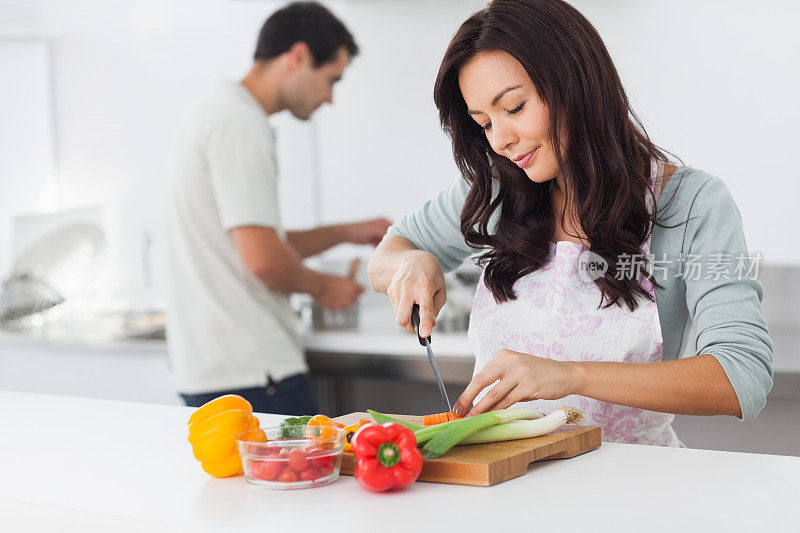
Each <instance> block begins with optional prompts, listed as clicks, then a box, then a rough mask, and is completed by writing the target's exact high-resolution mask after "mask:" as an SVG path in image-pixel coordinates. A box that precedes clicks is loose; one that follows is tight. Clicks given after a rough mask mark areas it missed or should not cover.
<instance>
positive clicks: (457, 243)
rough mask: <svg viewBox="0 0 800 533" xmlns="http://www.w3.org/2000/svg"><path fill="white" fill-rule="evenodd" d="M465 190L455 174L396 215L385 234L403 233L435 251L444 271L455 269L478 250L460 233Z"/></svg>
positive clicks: (466, 190) (389, 235)
mask: <svg viewBox="0 0 800 533" xmlns="http://www.w3.org/2000/svg"><path fill="white" fill-rule="evenodd" d="M468 192H469V184H468V183H467V181H466V180H464V179H463V178H459V179H458V180H457V181H455V182H453V183H452V184H451V185H450V186H449V187H448V188H446V189H445V190H443V191H442V192H440V193H439V194H438V195H437V196H436V197H435V198H433V199H432V200H428V201H427V202H425V203H424V204H422V205H421V206H420V207H418V208H417V209H415V210H413V211H411V212H410V213H407V214H405V215H403V216H401V217H400V218H398V219H397V220H396V221H395V222H394V224H392V226H391V227H390V228H389V230H388V231H387V232H386V236H387V237H392V236H397V237H403V238H404V239H406V240H408V241H409V242H411V244H413V245H414V246H416V247H417V248H418V249H419V250H424V251H426V252H430V253H432V254H433V255H435V256H436V258H437V259H438V260H439V262H440V263H441V264H442V269H443V270H444V271H445V272H449V271H451V270H455V269H456V268H458V267H459V266H460V265H461V263H463V262H464V260H465V259H467V257H469V256H470V255H472V254H474V253H476V252H478V251H480V250H479V249H477V248H473V247H471V246H470V245H468V244H467V243H466V241H465V240H464V235H463V234H462V233H461V209H462V208H463V206H464V200H465V199H466V197H467V193H468Z"/></svg>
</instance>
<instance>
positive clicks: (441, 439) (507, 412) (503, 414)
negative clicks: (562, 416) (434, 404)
mask: <svg viewBox="0 0 800 533" xmlns="http://www.w3.org/2000/svg"><path fill="white" fill-rule="evenodd" d="M541 416H542V414H541V413H539V412H538V411H535V410H533V409H529V408H527V407H509V408H508V409H501V410H499V411H489V412H486V413H482V414H479V415H475V416H470V417H467V418H462V419H460V420H453V421H451V422H445V423H443V424H436V426H429V427H430V428H435V427H437V426H445V425H446V427H443V428H441V429H440V430H439V431H438V433H436V434H435V435H434V436H433V437H432V438H431V439H430V440H429V441H428V442H427V443H426V444H425V446H424V448H425V449H426V450H427V451H428V453H427V454H425V458H426V459H429V458H434V457H439V456H440V455H442V454H443V453H446V452H447V451H448V450H449V449H450V448H452V447H453V446H455V445H457V444H458V443H459V442H461V441H463V440H464V439H466V438H467V437H469V436H470V435H473V434H475V433H478V432H479V431H481V430H485V429H486V428H489V427H491V426H494V425H497V424H502V423H503V422H509V421H512V420H520V419H536V418H539V417H541ZM426 429H428V428H426ZM424 436H427V434H425V435H424ZM417 440H418V441H419V436H418V437H417Z"/></svg>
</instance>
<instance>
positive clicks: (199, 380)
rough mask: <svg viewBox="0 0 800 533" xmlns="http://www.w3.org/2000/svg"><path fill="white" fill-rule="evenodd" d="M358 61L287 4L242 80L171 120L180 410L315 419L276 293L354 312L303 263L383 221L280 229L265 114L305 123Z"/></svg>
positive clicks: (323, 22)
mask: <svg viewBox="0 0 800 533" xmlns="http://www.w3.org/2000/svg"><path fill="white" fill-rule="evenodd" d="M357 53H358V47H357V45H356V43H355V41H354V40H353V37H352V35H351V34H350V32H349V31H348V30H347V29H346V28H345V26H344V25H343V24H342V22H341V21H339V20H338V19H337V18H336V17H335V16H334V15H333V14H332V13H331V12H330V11H328V10H327V9H326V8H324V7H323V6H321V5H319V4H317V3H315V2H298V3H293V4H290V5H288V6H286V7H284V8H283V9H280V10H279V11H277V12H275V13H274V14H273V15H272V16H270V17H269V18H268V19H267V21H266V22H265V23H264V26H263V28H262V29H261V33H260V35H259V38H258V45H257V47H256V52H255V61H254V64H253V67H252V69H251V70H250V72H248V73H247V75H246V76H245V77H244V79H242V80H241V82H239V83H235V82H226V83H222V84H220V86H219V87H217V90H216V92H215V93H214V95H213V96H212V97H211V98H210V99H208V100H206V101H204V102H202V103H200V104H199V105H197V106H195V107H194V108H193V110H192V111H191V112H190V113H189V114H188V116H187V117H186V119H185V120H184V122H183V124H182V127H181V130H180V133H179V136H178V141H177V145H176V166H175V172H174V179H173V183H172V200H171V201H172V206H171V210H170V220H169V234H170V250H169V255H170V268H169V275H170V293H169V331H168V343H169V354H170V361H171V364H172V368H173V370H174V373H175V376H176V381H177V386H178V390H179V391H180V393H181V396H182V397H183V399H184V401H185V402H186V404H187V405H190V406H200V405H202V404H203V403H205V402H207V401H209V400H211V399H213V398H215V397H217V396H220V395H223V394H230V393H233V394H239V395H241V396H244V397H245V398H247V399H248V400H249V401H250V403H252V404H253V408H254V409H255V410H256V411H261V412H271V413H285V414H314V413H315V412H317V405H316V402H315V400H314V398H313V395H312V394H311V390H310V387H309V384H308V376H307V372H308V367H307V366H306V363H305V357H304V354H303V348H302V344H301V339H300V338H299V336H298V334H297V328H296V321H295V316H294V314H293V313H292V311H291V309H290V307H289V301H288V295H289V294H290V293H293V292H301V293H309V294H311V295H312V296H313V298H314V299H315V301H316V302H317V303H318V304H319V305H321V306H324V307H327V308H330V309H341V308H345V307H348V306H351V305H353V304H354V303H355V302H356V299H357V298H358V296H359V294H360V293H361V292H362V291H363V288H362V287H361V286H360V285H359V284H357V283H356V282H355V281H353V280H352V279H350V278H344V277H338V276H332V275H327V274H322V273H319V272H315V271H313V270H311V269H309V268H306V267H305V266H303V263H302V259H303V258H304V257H308V256H311V255H314V254H317V253H319V252H322V251H323V250H326V249H328V248H330V247H332V246H335V245H337V244H339V243H342V242H352V243H356V244H373V245H377V243H378V242H380V240H381V238H382V237H383V235H384V233H385V232H386V229H387V228H388V227H389V224H390V223H389V221H387V220H384V219H378V220H372V221H367V222H361V223H354V224H343V225H337V226H327V227H320V228H317V229H312V230H309V231H289V232H285V231H284V230H283V229H282V227H281V220H280V213H279V209H278V189H277V179H278V175H277V165H276V160H275V153H274V152H275V139H274V133H273V130H272V128H271V126H270V124H269V119H268V117H269V115H272V114H273V113H277V112H280V111H283V110H289V111H290V112H291V113H292V114H293V115H294V116H296V117H297V118H299V119H302V120H306V119H308V118H309V117H310V116H311V114H312V113H313V112H314V110H316V109H317V108H318V107H319V106H320V105H322V103H323V102H328V103H331V102H332V100H333V97H332V91H333V85H334V84H335V83H336V82H337V81H339V80H340V79H341V77H342V73H343V72H344V69H345V68H346V67H347V65H348V64H349V62H350V59H351V58H352V57H354V56H355V55H356V54H357Z"/></svg>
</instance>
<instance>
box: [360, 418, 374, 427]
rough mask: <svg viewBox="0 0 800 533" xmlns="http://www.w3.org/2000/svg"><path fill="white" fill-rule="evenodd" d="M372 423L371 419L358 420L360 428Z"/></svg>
mask: <svg viewBox="0 0 800 533" xmlns="http://www.w3.org/2000/svg"><path fill="white" fill-rule="evenodd" d="M370 422H372V420H370V419H369V418H359V419H358V425H359V426H363V425H364V424H369V423H370Z"/></svg>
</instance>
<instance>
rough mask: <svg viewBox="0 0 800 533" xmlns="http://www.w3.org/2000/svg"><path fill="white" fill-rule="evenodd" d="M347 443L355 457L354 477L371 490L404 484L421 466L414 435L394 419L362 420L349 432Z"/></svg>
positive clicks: (411, 481) (411, 480) (399, 486)
mask: <svg viewBox="0 0 800 533" xmlns="http://www.w3.org/2000/svg"><path fill="white" fill-rule="evenodd" d="M351 444H352V446H353V453H354V454H355V457H356V467H355V472H354V477H355V478H356V480H357V481H358V482H359V484H360V485H361V486H362V487H364V488H365V489H367V490H370V491H372V492H382V491H385V490H391V489H401V488H403V487H405V486H408V485H410V484H411V483H413V482H414V481H415V480H416V479H417V477H419V473H420V471H421V470H422V454H421V453H420V452H419V450H418V449H417V437H416V435H414V432H413V431H411V430H410V429H408V428H407V427H405V426H403V425H401V424H398V423H396V422H389V423H387V424H383V425H380V424H366V425H364V426H362V427H361V429H359V430H358V431H357V432H356V434H355V435H353V439H352V441H351Z"/></svg>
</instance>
